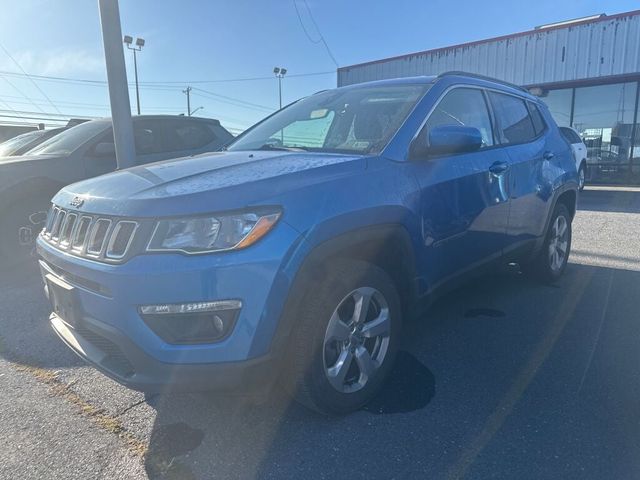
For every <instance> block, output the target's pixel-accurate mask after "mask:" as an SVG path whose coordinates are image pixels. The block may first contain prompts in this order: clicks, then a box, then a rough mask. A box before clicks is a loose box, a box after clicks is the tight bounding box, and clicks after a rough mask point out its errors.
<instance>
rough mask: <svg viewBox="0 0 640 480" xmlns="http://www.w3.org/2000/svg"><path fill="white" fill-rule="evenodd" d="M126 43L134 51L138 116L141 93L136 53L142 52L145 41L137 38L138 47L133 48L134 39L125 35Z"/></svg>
mask: <svg viewBox="0 0 640 480" xmlns="http://www.w3.org/2000/svg"><path fill="white" fill-rule="evenodd" d="M124 43H126V45H127V48H128V49H129V50H133V71H134V72H135V76H136V105H137V107H138V115H140V91H139V90H138V59H137V58H136V52H139V51H140V50H142V47H144V39H143V38H136V45H135V47H132V46H131V44H132V43H133V37H132V36H130V35H125V36H124Z"/></svg>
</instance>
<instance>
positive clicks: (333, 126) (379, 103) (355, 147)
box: [228, 85, 430, 154]
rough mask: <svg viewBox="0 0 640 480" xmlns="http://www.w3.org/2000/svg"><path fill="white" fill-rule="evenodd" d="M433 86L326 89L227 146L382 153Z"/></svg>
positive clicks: (235, 148)
mask: <svg viewBox="0 0 640 480" xmlns="http://www.w3.org/2000/svg"><path fill="white" fill-rule="evenodd" d="M429 86H430V85H385V86H369V87H362V88H349V89H339V90H329V91H326V92H321V93H318V94H316V95H312V96H310V97H307V98H304V99H302V100H300V101H298V102H296V103H294V104H293V105H291V106H289V107H287V108H285V109H283V110H282V111H280V112H278V113H276V114H275V115H273V116H272V117H270V118H268V119H267V120H265V121H264V122H262V123H260V124H259V125H257V126H256V127H255V128H253V129H252V130H251V131H249V132H248V133H247V134H246V135H243V136H242V137H240V138H239V139H238V140H237V141H236V142H234V143H233V144H231V145H230V146H229V147H228V150H230V151H238V150H279V149H283V150H287V149H292V150H297V149H302V150H307V151H313V152H331V153H369V154H370V153H378V152H380V150H382V149H383V148H384V146H385V145H386V144H387V142H388V141H389V140H390V139H391V137H392V136H393V134H394V133H395V132H396V131H397V130H398V128H400V125H402V122H403V121H404V119H405V118H406V117H407V115H408V114H409V112H410V111H411V110H412V108H413V107H414V105H415V104H416V102H417V101H418V100H419V99H420V98H421V97H422V96H423V95H424V94H425V92H426V91H427V90H428V88H429Z"/></svg>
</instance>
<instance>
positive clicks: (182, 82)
mask: <svg viewBox="0 0 640 480" xmlns="http://www.w3.org/2000/svg"><path fill="white" fill-rule="evenodd" d="M335 73H336V72H335V70H329V71H323V72H307V73H296V74H291V75H287V78H297V77H314V76H321V75H334V74H335ZM0 75H8V76H11V77H24V76H25V74H21V73H18V72H9V71H0ZM27 76H29V77H31V78H35V79H38V80H42V81H48V82H61V83H74V84H78V83H83V84H88V85H96V86H106V85H107V81H106V80H90V79H86V78H71V77H55V76H51V75H27ZM259 80H273V77H272V76H261V77H238V78H221V79H213V80H165V81H159V80H156V81H146V82H140V83H139V84H140V85H141V86H142V85H145V86H165V87H169V88H177V86H180V87H183V86H184V85H190V84H196V83H233V82H252V81H259ZM129 85H130V86H134V85H135V83H129ZM174 85H175V86H174Z"/></svg>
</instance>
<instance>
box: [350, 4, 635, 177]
mask: <svg viewBox="0 0 640 480" xmlns="http://www.w3.org/2000/svg"><path fill="white" fill-rule="evenodd" d="M451 70H462V71H467V72H472V73H478V74H482V75H487V76H490V77H495V78H499V79H502V80H506V81H509V82H512V83H516V84H518V85H522V86H526V87H528V88H529V89H530V90H531V91H532V93H535V94H537V95H540V96H542V97H543V98H544V100H545V101H546V102H547V104H548V106H549V108H550V109H551V112H552V113H553V115H554V117H555V118H556V121H557V122H558V124H560V125H566V126H572V127H573V128H575V129H576V130H577V131H578V132H579V133H580V135H581V136H582V138H583V140H584V141H585V143H586V144H587V147H588V152H589V158H588V177H589V179H590V180H591V182H599V183H640V128H638V112H637V110H638V95H639V93H640V10H636V11H632V12H626V13H621V14H616V15H609V16H607V15H605V14H602V15H596V16H592V17H587V18H582V19H577V20H569V21H565V22H558V23H554V24H550V25H543V26H540V27H536V28H535V29H533V30H530V31H527V32H521V33H515V34H512V35H505V36H502V37H496V38H490V39H487V40H480V41H476V42H470V43H465V44H462V45H454V46H450V47H444V48H438V49H435V50H427V51H424V52H417V53H411V54H408V55H401V56H398V57H392V58H386V59H381V60H374V61H371V62H366V63H361V64H358V65H351V66H348V67H342V68H339V69H338V85H340V86H342V85H350V84H353V83H360V82H366V81H370V80H378V79H385V78H394V77H408V76H415V75H435V74H439V73H442V72H446V71H451Z"/></svg>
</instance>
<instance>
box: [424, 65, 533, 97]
mask: <svg viewBox="0 0 640 480" xmlns="http://www.w3.org/2000/svg"><path fill="white" fill-rule="evenodd" d="M450 75H460V76H463V77H472V78H477V79H479V80H486V81H488V82H495V83H500V84H501V85H505V86H507V87H511V88H515V89H516V90H520V91H522V92H525V93H529V90H527V89H526V88H524V87H521V86H520V85H516V84H515V83H511V82H507V81H505V80H499V79H497V78H493V77H487V76H486V75H480V74H478V73H469V72H462V71H455V70H452V71H450V72H443V73H441V74H440V75H438V76H437V77H436V78H442V77H448V76H450Z"/></svg>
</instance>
